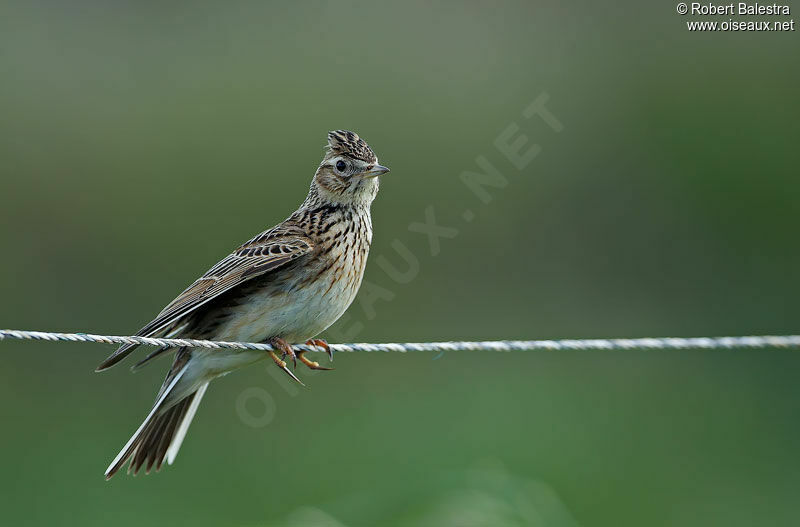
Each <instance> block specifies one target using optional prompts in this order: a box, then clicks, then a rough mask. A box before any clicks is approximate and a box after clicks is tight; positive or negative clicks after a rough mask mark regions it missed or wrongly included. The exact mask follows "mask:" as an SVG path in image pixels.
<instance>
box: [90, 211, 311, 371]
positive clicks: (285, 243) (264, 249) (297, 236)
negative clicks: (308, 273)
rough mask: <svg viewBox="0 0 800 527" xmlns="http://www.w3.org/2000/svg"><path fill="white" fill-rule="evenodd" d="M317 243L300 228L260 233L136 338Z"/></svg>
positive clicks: (112, 360) (114, 357)
mask: <svg viewBox="0 0 800 527" xmlns="http://www.w3.org/2000/svg"><path fill="white" fill-rule="evenodd" d="M313 248H314V244H313V243H312V242H311V240H310V239H309V238H308V236H306V234H305V233H304V232H303V231H302V230H301V229H300V228H299V227H286V226H279V227H276V228H274V229H272V230H269V231H266V232H264V233H262V234H259V235H258V236H256V237H255V238H253V239H252V240H250V241H249V242H247V243H245V244H244V245H242V246H241V247H239V248H238V249H237V250H236V251H234V252H233V253H232V254H230V255H228V256H227V257H225V258H224V259H222V260H221V261H220V262H219V263H217V264H216V265H215V266H214V267H212V268H211V269H209V270H208V272H206V274H204V275H203V276H201V277H200V278H198V279H197V281H195V282H194V283H193V284H192V285H190V286H189V287H187V288H186V289H185V290H184V291H183V292H182V293H181V294H180V295H178V297H177V298H176V299H175V300H173V301H172V302H171V303H170V304H169V305H168V306H167V307H165V308H164V310H163V311H161V313H159V314H158V316H157V317H156V318H155V319H153V321H151V322H150V323H149V324H147V325H146V326H144V327H143V328H142V329H140V330H139V331H138V332H137V333H136V335H137V336H140V337H152V336H155V335H157V334H159V333H161V332H163V331H166V330H167V329H168V328H169V327H170V326H171V325H173V324H175V323H176V322H177V321H178V320H179V319H181V318H182V317H184V316H186V315H187V314H189V313H191V312H192V311H194V310H195V309H197V308H198V307H200V306H202V305H203V304H205V303H207V302H208V301H210V300H212V299H214V298H216V297H218V296H219V295H221V294H222V293H224V292H226V291H230V290H231V289H233V288H234V287H237V286H239V285H241V284H242V283H244V282H246V281H247V280H250V279H251V278H254V277H256V276H261V275H263V274H266V273H268V272H270V271H273V270H275V269H278V268H280V267H283V266H284V265H286V264H288V263H289V262H292V261H294V260H297V259H298V258H300V257H302V256H305V255H307V254H309V253H310V252H311V251H312V250H313ZM136 347H137V345H136V344H124V345H122V346H120V348H119V349H118V350H117V351H115V352H114V353H113V354H111V356H109V357H108V358H107V359H106V360H105V361H103V362H102V363H101V364H100V365H99V366H98V367H97V370H96V371H102V370H105V369H108V368H110V367H111V366H114V365H115V364H117V363H118V362H119V361H121V360H122V359H124V358H125V357H127V356H128V355H129V354H130V353H131V352H132V351H133V350H134V349H135V348H136Z"/></svg>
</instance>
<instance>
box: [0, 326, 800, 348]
mask: <svg viewBox="0 0 800 527" xmlns="http://www.w3.org/2000/svg"><path fill="white" fill-rule="evenodd" d="M4 339H17V340H46V341H58V342H98V343H101V344H141V345H145V346H159V347H167V348H175V347H191V348H210V349H235V350H258V351H274V348H273V347H272V346H271V345H269V344H262V343H254V342H222V341H214V340H195V339H164V338H153V337H121V336H116V335H93V334H90V333H54V332H49V331H24V330H18V329H0V340H4ZM292 347H293V348H294V349H296V350H297V351H323V349H322V347H320V346H310V345H306V344H299V345H293V346H292ZM798 347H800V335H780V336H774V335H763V336H746V337H686V338H684V337H647V338H635V339H624V338H623V339H565V340H496V341H480V342H468V341H452V342H391V343H383V344H371V343H365V342H359V343H349V344H330V348H331V350H333V351H335V352H355V351H365V352H371V351H378V352H398V353H405V352H408V351H436V352H439V351H558V350H575V351H578V350H608V351H612V350H680V349H704V350H715V349H735V348H798Z"/></svg>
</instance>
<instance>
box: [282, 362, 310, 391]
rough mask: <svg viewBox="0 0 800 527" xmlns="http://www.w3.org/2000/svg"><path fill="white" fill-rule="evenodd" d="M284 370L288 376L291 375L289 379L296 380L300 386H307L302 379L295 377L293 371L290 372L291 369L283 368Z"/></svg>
mask: <svg viewBox="0 0 800 527" xmlns="http://www.w3.org/2000/svg"><path fill="white" fill-rule="evenodd" d="M282 369H283V371H285V372H286V373H288V374H289V377H291V378H292V379H294V380H296V381H297V382H299V383H300V386H305V384H304V383H303V381H301V380H300V379H298V378H297V375H295V374H294V373H292V370H290V369H289V368H287V367H286V366H283V367H282Z"/></svg>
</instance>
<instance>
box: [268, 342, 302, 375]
mask: <svg viewBox="0 0 800 527" xmlns="http://www.w3.org/2000/svg"><path fill="white" fill-rule="evenodd" d="M269 343H270V344H272V345H273V346H274V347H275V348H277V349H279V350H281V351H282V352H283V355H282V356H283V357H286V356H287V355H289V356H290V357H292V360H293V361H294V363H295V366H297V355H296V354H295V352H294V350H293V349H292V347H291V346H290V345H289V343H288V342H286V341H285V340H283V339H280V338H272V339H270V340H269ZM269 356H270V357H272V360H273V361H275V364H277V365H278V367H279V368H280V369H282V370H283V371H285V372H286V373H287V374H288V375H289V377H291V378H292V379H294V380H296V381H297V382H299V383H300V384H302V385H303V386H305V384H303V382H302V381H301V380H300V379H298V378H297V376H296V375H295V374H294V373H292V370H290V369H289V368H287V367H286V362H285V361H284V360H283V359H282V358H281V357H278V355H277V354H276V353H275V352H274V351H270V352H269Z"/></svg>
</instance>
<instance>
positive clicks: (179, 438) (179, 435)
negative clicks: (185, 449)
mask: <svg viewBox="0 0 800 527" xmlns="http://www.w3.org/2000/svg"><path fill="white" fill-rule="evenodd" d="M206 388H208V383H205V384H203V385H202V386H200V388H198V389H197V392H195V394H194V399H192V404H191V405H190V406H189V409H188V410H186V415H185V416H184V417H183V421H181V426H180V427H179V428H178V431H177V432H175V437H174V438H173V439H172V443H171V444H170V445H169V448H168V449H167V463H169V464H170V465H171V464H172V462H173V461H175V457H176V456H177V455H178V450H180V448H181V444H182V443H183V438H185V437H186V432H187V431H188V430H189V425H190V424H192V419H194V414H195V413H196V412H197V407H198V406H200V401H201V400H202V399H203V395H204V394H205V393H206Z"/></svg>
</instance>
